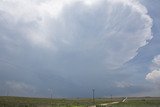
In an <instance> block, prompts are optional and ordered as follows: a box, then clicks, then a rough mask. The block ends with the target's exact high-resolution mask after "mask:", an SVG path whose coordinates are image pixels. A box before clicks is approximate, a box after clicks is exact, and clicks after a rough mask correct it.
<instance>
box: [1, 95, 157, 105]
mask: <svg viewBox="0 0 160 107" xmlns="http://www.w3.org/2000/svg"><path fill="white" fill-rule="evenodd" d="M122 99H123V98H114V99H109V98H108V99H104V98H97V99H95V103H94V104H95V105H97V106H96V107H160V98H158V97H157V98H156V97H154V98H152V97H145V98H128V99H127V101H126V102H124V103H123V102H121V101H122ZM110 102H120V103H118V104H109V105H107V106H101V105H100V104H104V103H105V104H107V103H110ZM94 104H93V100H92V99H87V98H86V99H81V98H77V99H49V98H26V97H9V96H8V97H7V96H3V97H0V107H88V106H90V105H94Z"/></svg>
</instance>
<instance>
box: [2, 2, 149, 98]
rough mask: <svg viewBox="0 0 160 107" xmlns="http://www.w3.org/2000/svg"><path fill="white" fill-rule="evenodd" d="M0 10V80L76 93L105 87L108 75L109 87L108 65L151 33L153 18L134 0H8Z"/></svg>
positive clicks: (121, 60) (118, 62) (122, 59)
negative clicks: (85, 0)
mask: <svg viewBox="0 0 160 107" xmlns="http://www.w3.org/2000/svg"><path fill="white" fill-rule="evenodd" d="M0 16H1V18H0V49H1V50H2V51H1V52H0V68H1V69H0V70H1V71H0V74H1V75H0V77H1V80H3V81H16V83H17V82H18V83H19V81H22V83H27V85H30V86H34V85H35V87H36V88H35V89H37V90H38V89H39V88H41V90H40V89H39V92H37V91H36V92H37V93H39V94H40V93H41V92H43V93H44V95H46V94H47V93H48V92H47V90H48V89H49V88H55V89H56V90H59V91H57V96H78V95H81V94H76V93H82V92H83V93H84V91H83V90H90V88H92V87H99V88H98V89H99V90H102V88H104V85H103V84H101V83H103V82H104V81H107V83H106V84H108V83H109V82H110V85H109V86H108V85H105V89H107V88H108V87H111V86H112V83H113V81H112V80H109V79H110V78H111V79H113V80H114V78H116V77H114V73H113V74H112V73H110V71H113V70H115V69H117V68H121V67H122V66H123V65H124V64H125V63H127V62H128V61H130V60H131V59H133V58H134V57H135V56H136V55H137V51H138V50H139V48H141V47H143V46H145V45H146V44H147V43H148V41H149V40H150V39H151V38H152V35H151V27H152V19H151V18H150V16H149V15H148V14H147V9H146V8H145V7H144V6H143V5H141V4H140V3H139V2H138V1H136V0H135V1H129V0H126V1H125V0H120V1H116V0H113V1H112V0H101V1H96V0H95V1H93V2H91V1H88V2H84V1H79V0H77V1H73V0H70V1H69V2H67V0H61V1H58V0H54V1H49V0H48V1H43V0H42V1H41V2H38V1H36V0H34V1H31V0H28V1H20V0H16V1H8V0H6V1H1V4H0ZM110 76H111V77H110ZM99 78H101V79H100V80H99ZM115 80H116V79H115ZM22 83H20V84H22ZM71 86H72V87H74V88H73V89H71V88H70V87H71ZM65 90H66V91H65ZM73 90H76V91H75V92H73ZM71 93H72V94H71ZM86 93H87V92H86ZM86 93H84V95H87V94H86Z"/></svg>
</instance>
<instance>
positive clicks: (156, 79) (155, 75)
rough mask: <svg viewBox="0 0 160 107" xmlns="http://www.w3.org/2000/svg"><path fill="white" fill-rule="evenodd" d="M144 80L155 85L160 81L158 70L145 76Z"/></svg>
mask: <svg viewBox="0 0 160 107" xmlns="http://www.w3.org/2000/svg"><path fill="white" fill-rule="evenodd" d="M146 80H149V81H152V82H154V83H157V82H159V81H160V70H154V71H152V72H150V73H148V74H147V75H146Z"/></svg>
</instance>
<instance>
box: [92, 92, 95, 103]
mask: <svg viewBox="0 0 160 107" xmlns="http://www.w3.org/2000/svg"><path fill="white" fill-rule="evenodd" d="M94 92H95V89H92V97H93V103H95V98H94V97H95V96H94Z"/></svg>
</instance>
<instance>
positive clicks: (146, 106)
mask: <svg viewBox="0 0 160 107" xmlns="http://www.w3.org/2000/svg"><path fill="white" fill-rule="evenodd" d="M112 107H160V98H158V97H146V98H145V97H144V98H129V99H128V100H127V101H126V102H124V103H122V102H121V103H118V104H115V105H112Z"/></svg>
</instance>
